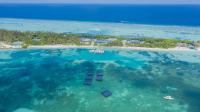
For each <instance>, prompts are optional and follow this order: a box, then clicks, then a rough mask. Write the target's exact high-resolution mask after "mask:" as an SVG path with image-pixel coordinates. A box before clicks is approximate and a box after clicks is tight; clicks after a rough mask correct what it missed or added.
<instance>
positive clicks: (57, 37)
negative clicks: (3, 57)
mask: <svg viewBox="0 0 200 112" xmlns="http://www.w3.org/2000/svg"><path fill="white" fill-rule="evenodd" d="M67 47H78V48H99V47H101V48H104V47H105V48H128V49H147V50H156V49H162V50H169V49H173V50H174V49H176V50H177V49H178V50H180V49H182V50H183V49H184V50H185V49H187V50H188V49H189V50H200V49H199V48H200V41H192V40H184V39H169V38H158V37H138V38H137V37H134V38H124V37H120V36H111V35H91V34H74V33H55V32H30V31H24V32H22V31H11V30H4V29H1V30H0V48H1V49H10V48H14V49H15V48H24V49H25V48H67Z"/></svg>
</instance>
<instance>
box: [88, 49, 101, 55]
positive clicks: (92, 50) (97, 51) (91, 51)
mask: <svg viewBox="0 0 200 112" xmlns="http://www.w3.org/2000/svg"><path fill="white" fill-rule="evenodd" d="M89 52H90V53H94V54H103V53H104V50H103V49H91V50H89Z"/></svg>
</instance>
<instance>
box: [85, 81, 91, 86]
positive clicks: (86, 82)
mask: <svg viewBox="0 0 200 112" xmlns="http://www.w3.org/2000/svg"><path fill="white" fill-rule="evenodd" d="M84 85H87V86H90V85H92V81H90V80H85V81H84Z"/></svg>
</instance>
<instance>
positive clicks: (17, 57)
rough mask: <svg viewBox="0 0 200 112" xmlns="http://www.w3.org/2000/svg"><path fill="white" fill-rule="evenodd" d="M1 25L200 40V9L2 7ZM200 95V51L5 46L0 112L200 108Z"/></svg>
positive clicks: (0, 59)
mask: <svg viewBox="0 0 200 112" xmlns="http://www.w3.org/2000/svg"><path fill="white" fill-rule="evenodd" d="M0 29H7V30H18V31H52V32H72V33H90V34H105V35H117V36H125V37H131V38H132V37H158V38H177V39H191V40H200V6H198V5H181V6H177V5H171V6H170V5H61V4H56V5H53V4H43V5H36V4H32V5H31V4H11V5H10V4H0ZM99 74H100V75H101V77H103V78H102V81H97V77H99V76H98V75H99ZM86 83H90V84H91V85H85V84H86ZM104 90H109V91H110V92H111V93H112V96H110V97H104V96H102V94H101V92H102V91H104ZM167 95H170V96H172V97H173V98H174V100H165V99H163V97H164V96H167ZM199 99H200V53H199V51H168V52H167V51H165V52H161V51H157V52H156V51H137V50H120V49H105V53H104V54H91V53H89V50H88V49H20V50H17V49H15V50H14V49H9V50H7V49H1V50H0V112H200V100H199Z"/></svg>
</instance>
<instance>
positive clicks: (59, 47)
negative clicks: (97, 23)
mask: <svg viewBox="0 0 200 112" xmlns="http://www.w3.org/2000/svg"><path fill="white" fill-rule="evenodd" d="M71 48H77V49H96V48H100V49H122V50H123V49H124V50H141V51H200V48H198V49H196V50H195V49H189V48H184V47H176V48H168V49H164V48H146V47H104V46H75V45H44V46H29V47H28V48H27V49H71Z"/></svg>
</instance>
